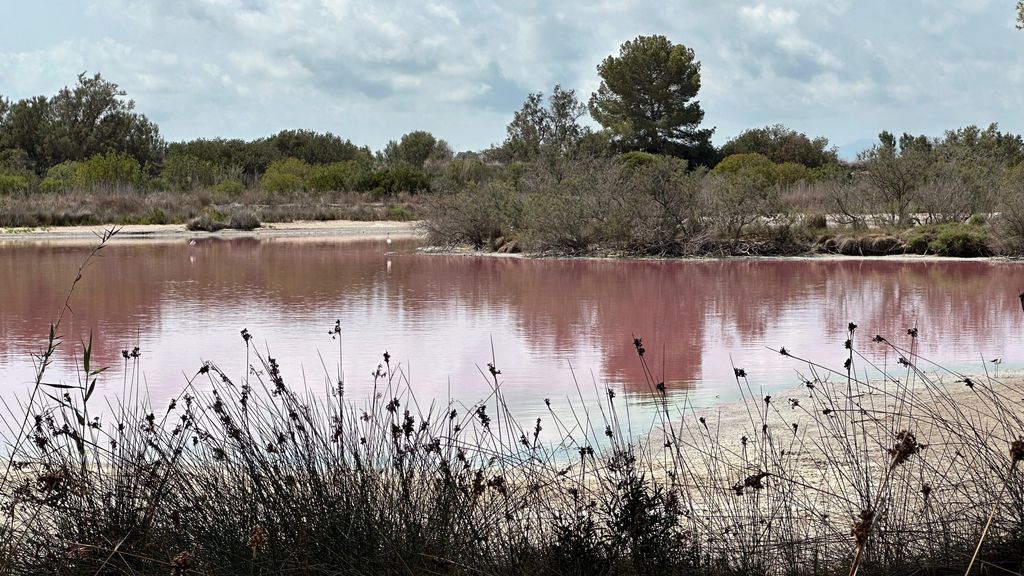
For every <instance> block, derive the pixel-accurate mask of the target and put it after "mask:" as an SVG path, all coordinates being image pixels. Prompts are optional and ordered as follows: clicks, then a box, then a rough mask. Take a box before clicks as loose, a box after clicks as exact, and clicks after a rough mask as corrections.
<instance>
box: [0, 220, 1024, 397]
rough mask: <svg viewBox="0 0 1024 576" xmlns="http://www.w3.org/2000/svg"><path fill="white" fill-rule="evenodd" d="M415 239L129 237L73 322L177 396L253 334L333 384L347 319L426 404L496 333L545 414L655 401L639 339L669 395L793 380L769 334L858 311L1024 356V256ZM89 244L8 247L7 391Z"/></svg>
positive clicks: (980, 349) (359, 348) (3, 295)
mask: <svg viewBox="0 0 1024 576" xmlns="http://www.w3.org/2000/svg"><path fill="white" fill-rule="evenodd" d="M414 248H415V241H409V240H395V241H394V242H393V243H392V244H390V245H387V244H386V243H385V241H384V240H383V239H375V240H361V241H352V240H347V241H328V240H322V239H316V240H311V239H274V240H255V239H240V240H230V241H226V240H207V241H199V242H197V243H195V245H192V246H190V245H189V244H188V243H187V242H185V241H181V242H153V243H144V242H143V243H140V242H136V243H125V244H117V243H115V244H114V245H112V246H110V247H108V248H107V249H105V250H104V251H103V252H101V254H100V257H99V258H98V259H97V260H96V261H95V263H94V264H93V265H92V266H91V267H90V269H88V270H86V272H85V275H84V278H83V281H82V282H81V283H80V284H79V286H78V287H77V288H76V291H75V294H74V296H73V297H72V300H71V306H72V309H73V310H74V315H73V316H72V317H71V318H70V320H69V322H68V323H67V324H66V325H65V329H64V331H63V332H64V336H65V337H67V342H68V345H69V346H70V344H71V343H73V342H77V341H78V340H79V339H84V338H87V337H88V334H89V332H90V331H92V332H93V334H94V340H95V347H96V351H95V352H94V355H95V357H96V360H97V361H98V362H99V363H100V364H104V365H109V366H111V367H114V368H116V367H118V366H120V362H121V360H120V350H121V349H123V348H131V347H132V346H135V345H138V346H140V347H141V349H142V351H143V369H144V370H145V373H146V382H147V383H148V388H149V391H150V393H151V394H152V395H153V396H154V397H157V398H160V397H166V396H168V395H170V394H172V393H175V392H177V391H179V390H180V388H181V386H182V383H183V381H184V379H183V372H184V373H194V371H195V369H196V368H197V367H198V365H199V363H200V362H201V361H202V360H215V361H217V363H218V364H220V365H221V366H222V367H224V368H225V369H226V370H228V371H229V372H233V373H235V374H241V373H242V372H243V371H244V367H243V364H244V346H243V345H242V340H241V338H240V336H239V331H240V330H241V329H242V328H248V329H249V331H250V332H252V333H253V334H254V336H255V338H256V340H255V341H256V342H259V344H260V347H261V348H264V347H266V346H269V348H270V350H271V351H272V354H273V355H274V356H275V357H277V358H278V359H279V360H280V362H281V364H282V366H283V368H284V372H285V376H286V378H289V379H290V380H291V381H292V383H299V382H302V381H305V382H306V383H307V384H308V385H310V386H313V387H315V388H317V389H320V388H321V386H322V384H323V383H324V382H325V381H326V380H330V379H331V378H332V375H333V374H334V372H335V370H336V365H337V363H338V358H337V350H336V348H335V347H334V344H333V343H332V342H331V340H330V337H329V336H328V334H327V331H328V329H330V328H331V327H333V325H334V322H335V319H340V320H341V323H342V327H343V331H344V332H343V342H344V346H345V349H344V353H345V358H344V361H343V365H344V369H345V370H346V372H347V379H348V383H349V387H350V389H354V390H356V391H359V390H363V391H365V390H367V389H368V386H369V384H370V378H369V374H370V373H371V372H372V371H373V370H374V368H376V365H377V364H378V363H379V362H380V359H381V354H382V353H383V352H384V350H385V349H388V350H389V351H390V352H391V354H392V355H393V358H394V359H396V360H400V361H401V362H402V368H403V370H404V371H405V372H406V373H407V375H409V376H410V379H411V381H412V382H413V384H414V386H415V387H416V389H417V390H419V395H420V397H421V398H445V397H447V395H448V394H451V395H453V396H458V397H461V398H464V399H467V400H475V399H477V398H479V397H481V396H484V395H486V394H487V392H488V388H487V385H486V383H485V382H484V378H483V376H482V374H481V372H480V369H479V367H481V366H486V363H487V362H490V361H491V359H492V345H493V350H494V352H493V353H494V356H495V360H496V362H497V364H498V366H499V367H500V368H501V369H502V372H503V376H504V377H505V391H506V392H507V393H508V395H509V397H510V398H511V399H512V400H513V407H514V408H521V409H523V410H525V411H526V412H527V413H529V414H532V413H536V412H539V411H542V409H543V404H542V402H541V399H542V398H543V397H552V398H562V397H565V396H573V397H575V396H576V395H577V394H578V393H579V392H578V391H577V383H578V384H579V389H580V390H581V391H582V393H583V394H584V395H585V396H593V395H594V394H595V393H596V392H595V389H597V388H603V387H604V386H606V385H612V386H616V387H625V388H626V389H627V390H630V391H633V392H636V393H637V394H638V395H642V394H644V393H645V392H646V391H647V389H648V387H647V384H645V383H644V382H643V381H642V379H641V372H640V367H639V364H638V361H637V358H636V353H635V350H634V349H633V347H632V337H633V335H634V334H635V335H637V336H641V337H643V339H644V342H645V344H646V345H647V349H648V354H649V360H650V361H651V363H652V366H653V368H654V369H655V373H656V375H657V376H658V377H659V378H661V377H663V378H664V379H665V381H666V382H668V383H669V387H670V389H671V390H674V391H676V392H677V393H678V392H679V391H683V390H693V391H694V392H695V395H696V396H697V397H698V398H704V399H709V398H712V397H714V396H716V395H720V394H724V395H726V396H728V395H729V394H730V392H731V391H732V390H733V388H735V384H733V383H732V379H731V373H732V368H731V365H732V364H733V363H735V364H737V365H741V366H744V367H745V368H746V369H747V372H748V373H750V374H751V376H752V378H754V379H755V380H756V381H757V382H759V383H761V384H765V385H777V384H786V385H788V384H791V383H792V382H793V381H794V378H793V374H794V369H800V368H801V366H799V365H797V364H795V363H794V362H793V361H791V360H787V359H786V358H783V357H781V356H780V355H779V354H777V353H776V352H773V351H772V350H769V349H768V347H773V348H776V349H777V348H778V347H779V346H786V347H787V348H788V349H789V350H791V351H793V352H794V353H798V354H800V355H802V356H807V357H814V358H815V359H817V360H819V361H821V362H824V363H831V364H834V365H835V366H836V367H840V366H841V365H842V361H843V359H844V358H845V353H844V350H843V349H842V341H843V339H844V338H845V328H846V324H847V322H848V321H850V320H853V321H856V322H857V323H858V324H859V325H860V326H861V330H860V333H861V335H862V341H863V345H864V347H865V349H867V350H877V349H878V348H877V347H876V348H870V346H869V344H868V342H867V341H868V338H869V337H870V336H872V335H874V334H876V333H880V334H883V335H886V336H888V337H891V338H896V337H899V336H900V335H903V334H905V332H906V329H907V328H909V327H911V326H916V327H917V328H918V329H919V333H920V335H921V343H922V348H921V351H922V354H924V355H926V356H931V357H935V358H941V359H942V361H943V362H945V363H948V364H952V365H956V366H972V367H975V368H977V367H979V366H980V359H981V358H982V357H985V356H987V357H990V358H995V357H997V356H1002V357H1004V358H1005V359H1006V363H1005V364H1004V366H1003V369H1008V368H1012V367H1014V365H1015V363H1019V360H1020V358H1019V355H1017V354H1015V351H1016V350H1020V344H1021V341H1022V333H1024V329H1022V328H1024V322H1022V320H1024V316H1022V315H1021V314H1022V313H1021V310H1020V304H1019V301H1018V299H1017V294H1018V292H1019V289H1020V288H1021V287H1022V286H1024V274H1022V272H1024V267H1022V266H1021V265H1018V264H1005V263H1002V264H997V263H988V262H970V261H944V262H939V261H914V262H897V261H888V260H885V261H879V260H841V261H829V260H729V261H691V262H647V261H642V262H638V261H605V260H569V261H565V260H522V259H515V258H496V257H466V256H440V255H424V254H416V253H415V252H414ZM88 249H89V247H88V246H69V245H59V244H56V245H55V244H39V245H17V244H10V245H6V246H2V247H0V373H2V374H3V375H4V386H5V389H8V390H13V389H18V388H19V387H22V386H24V385H25V383H27V382H29V381H30V380H31V375H32V364H31V359H30V357H29V355H28V353H29V352H30V351H38V349H39V348H40V346H42V344H43V341H44V337H45V335H46V330H47V327H48V324H49V321H50V320H51V319H52V318H54V317H55V315H56V313H57V312H59V309H60V306H61V304H62V303H63V301H64V297H65V295H66V292H67V289H68V287H69V284H70V280H71V279H72V278H73V277H74V272H75V270H76V269H77V267H78V265H79V263H80V262H81V261H82V259H83V258H84V256H85V254H86V252H87V251H88ZM903 339H904V340H906V337H903ZM64 352H65V354H64V355H62V356H61V358H60V361H59V362H58V364H57V365H56V367H55V368H56V370H57V371H58V372H59V374H60V375H61V376H62V377H63V378H70V377H71V376H70V373H71V370H72V368H73V365H74V356H73V355H71V352H72V349H71V348H70V347H69V348H68V349H66V350H65V351H64ZM320 352H322V356H321V354H320ZM872 354H874V353H872ZM873 358H876V359H877V360H878V361H880V362H886V361H887V362H889V363H890V364H891V363H892V362H894V361H895V357H892V356H891V355H890V357H889V358H886V357H883V356H880V355H877V354H875V355H873ZM570 362H571V363H572V364H571V365H572V367H573V372H570ZM1016 365H1018V366H1019V364H1016ZM485 370H486V368H485ZM574 376H575V379H574ZM108 381H109V382H114V381H117V376H116V370H114V371H113V372H112V373H111V374H110V375H109V376H108ZM111 389H112V390H113V389H116V386H114V385H113V384H112V385H111Z"/></svg>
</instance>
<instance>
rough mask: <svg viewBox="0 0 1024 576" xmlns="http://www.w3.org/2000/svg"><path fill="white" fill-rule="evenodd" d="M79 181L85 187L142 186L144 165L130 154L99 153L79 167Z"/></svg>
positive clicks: (81, 163)
mask: <svg viewBox="0 0 1024 576" xmlns="http://www.w3.org/2000/svg"><path fill="white" fill-rule="evenodd" d="M77 178H78V182H80V183H81V185H82V186H83V187H85V188H140V187H141V186H142V184H143V181H144V176H143V174H142V166H141V165H139V161H138V160H136V159H135V158H133V157H132V156H129V155H128V154H124V153H118V152H108V153H107V154H97V155H95V156H93V157H91V158H89V159H88V160H85V161H84V162H80V163H79V164H78V167H77Z"/></svg>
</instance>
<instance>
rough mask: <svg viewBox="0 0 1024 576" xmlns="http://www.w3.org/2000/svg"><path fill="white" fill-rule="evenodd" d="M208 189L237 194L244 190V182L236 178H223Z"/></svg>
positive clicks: (229, 194) (220, 192)
mask: <svg viewBox="0 0 1024 576" xmlns="http://www.w3.org/2000/svg"><path fill="white" fill-rule="evenodd" d="M210 190H212V191H214V192H217V193H218V194H226V195H228V196H238V195H239V194H241V193H242V192H245V184H242V183H241V182H239V181H238V180H224V181H222V182H218V183H216V184H214V185H213V186H212V187H211V188H210Z"/></svg>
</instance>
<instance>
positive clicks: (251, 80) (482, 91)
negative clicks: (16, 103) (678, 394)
mask: <svg viewBox="0 0 1024 576" xmlns="http://www.w3.org/2000/svg"><path fill="white" fill-rule="evenodd" d="M61 1H63V0H61ZM1004 4H1005V3H1000V2H992V1H991V0H959V1H958V2H939V1H938V0H908V2H900V3H891V2H886V1H884V0H865V1H863V2H856V3H854V2H852V1H851V0H754V1H751V0H746V1H743V0H722V1H715V2H710V1H706V0H703V1H702V0H690V1H688V2H685V3H664V2H660V3H655V2H653V1H652V0H619V1H612V0H602V1H596V2H595V1H590V2H588V1H586V0H565V1H561V2H558V3H547V2H541V1H540V0H498V1H496V2H489V3H481V2H464V1H457V0H427V1H426V2H423V3H404V2H398V1H397V0H377V1H371V0H289V1H287V2H285V1H265V0H179V1H177V2H173V3H169V2H149V1H143V0H92V1H91V2H89V3H88V6H87V7H85V8H83V7H82V5H81V4H78V3H75V2H70V3H69V5H74V6H77V8H75V9H77V10H78V11H79V12H78V13H75V14H62V15H61V16H62V17H64V18H75V21H76V22H77V25H76V27H74V28H68V29H61V30H62V31H61V33H60V35H59V36H56V37H50V36H47V34H49V33H52V30H53V27H49V28H46V27H45V23H46V22H51V21H54V19H55V18H57V14H56V12H57V11H59V9H60V8H59V7H50V6H51V4H50V3H49V2H48V3H36V4H34V5H33V7H32V8H29V9H28V10H30V11H34V17H32V18H31V19H26V21H25V22H20V23H12V22H4V23H0V93H3V94H6V95H8V96H12V97H24V96H28V95H32V94H49V93H53V92H54V91H55V90H56V89H58V88H59V87H61V86H63V85H65V84H70V83H73V82H74V79H75V75H76V74H78V73H79V72H82V71H83V70H88V71H90V72H91V71H100V72H102V73H103V74H104V75H105V76H107V77H108V78H110V79H111V80H114V81H116V82H118V83H119V84H121V85H122V86H123V87H124V88H125V89H126V90H128V92H129V94H130V96H131V97H133V98H134V99H135V100H136V101H137V102H138V107H139V109H140V110H142V111H144V112H145V113H147V114H148V115H150V116H151V117H152V118H153V119H154V120H156V121H157V122H158V123H159V124H160V125H161V128H162V130H163V131H164V132H165V134H166V135H168V136H169V137H170V138H189V137H198V136H216V135H223V136H241V137H255V136H260V135H266V134H268V133H270V132H272V131H275V130H278V129H282V128H287V127H305V128H312V129H317V130H324V131H326V130H330V131H333V132H336V133H341V134H343V135H344V136H346V137H349V138H352V139H353V140H354V141H356V142H358V143H366V144H369V145H371V146H374V147H380V146H382V145H383V144H384V143H385V142H386V141H387V140H389V139H393V138H397V137H398V136H400V135H401V134H402V133H404V132H407V131H409V130H414V129H428V130H432V131H434V132H436V133H437V134H438V135H439V136H440V137H443V138H446V139H448V140H449V141H451V142H452V143H453V144H454V145H455V146H456V147H458V148H480V147H483V146H486V145H487V144H489V143H492V142H497V141H500V140H501V139H502V137H503V135H504V127H505V124H506V123H507V121H508V119H509V118H510V117H511V115H512V113H513V112H514V111H515V110H516V109H517V108H518V107H519V105H520V104H521V103H522V100H523V98H524V97H525V95H526V93H527V92H531V91H537V90H542V91H544V92H549V91H550V89H551V87H552V85H554V84H555V83H560V84H562V85H563V87H566V88H576V89H577V91H578V94H579V96H580V97H581V99H583V100H586V99H587V98H588V97H589V95H590V93H591V92H592V91H593V90H595V89H596V88H597V85H598V82H599V79H598V78H597V76H596V73H595V67H596V65H597V64H598V63H599V62H600V61H601V60H602V59H603V58H604V57H606V56H607V55H609V54H612V53H614V52H617V49H618V46H619V45H620V44H621V43H622V42H623V41H625V40H628V39H631V38H633V37H635V36H637V35H639V34H665V35H666V36H668V37H669V38H670V39H672V40H673V41H676V42H682V43H684V44H686V45H687V46H689V47H691V48H693V49H694V50H695V51H696V53H697V58H698V59H699V60H701V62H702V79H703V89H702V91H701V94H700V96H699V99H700V101H701V103H702V105H703V106H704V108H705V110H706V112H707V114H706V117H705V118H706V122H707V123H708V124H709V125H713V126H718V127H719V129H718V132H717V134H716V139H717V140H724V139H726V138H728V137H729V136H731V135H733V134H735V133H736V132H738V131H739V130H741V129H743V128H747V127H750V126H752V125H763V124H767V123H774V122H782V123H785V124H788V125H792V126H793V127H795V128H798V129H801V130H805V131H809V132H812V133H815V134H822V135H826V136H829V137H830V138H832V139H833V140H834V141H836V142H837V143H843V142H844V141H850V140H855V139H857V138H860V137H864V136H868V137H870V136H873V135H874V134H875V133H876V132H877V130H876V129H875V127H876V126H884V127H888V128H890V129H892V130H894V131H903V130H918V131H926V132H929V133H939V132H941V131H942V130H943V129H945V128H949V127H952V126H955V125H957V124H960V123H963V122H965V121H984V122H988V121H992V120H995V121H1000V122H1001V125H1002V126H1003V127H1004V128H1005V129H1011V130H1016V131H1024V118H1022V117H1021V116H1020V115H1019V113H1018V110H1019V108H1020V105H1021V98H1022V97H1021V94H1024V74H1022V72H1021V70H1022V68H1021V64H1020V59H1019V50H1020V46H1021V43H1022V42H1024V34H1021V33H1017V32H1015V31H1013V30H1012V29H1011V27H1009V26H1007V24H1006V22H1007V21H1008V20H1011V19H1012V14H1009V12H1012V10H1011V9H1010V8H1012V6H1011V7H1010V8H1007V7H1006V6H1005V5H1004ZM65 8H66V7H65ZM880 14H884V15H885V18H880V17H879V15H880ZM975 116H985V117H986V118H984V119H981V120H974V117H975Z"/></svg>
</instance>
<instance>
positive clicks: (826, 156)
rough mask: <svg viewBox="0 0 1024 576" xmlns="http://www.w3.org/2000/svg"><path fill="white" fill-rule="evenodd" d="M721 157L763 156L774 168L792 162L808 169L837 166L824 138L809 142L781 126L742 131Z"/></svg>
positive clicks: (833, 154)
mask: <svg viewBox="0 0 1024 576" xmlns="http://www.w3.org/2000/svg"><path fill="white" fill-rule="evenodd" d="M721 153H722V155H723V156H731V155H733V154H752V153H757V154H763V155H764V156H767V157H768V159H769V160H771V161H772V162H775V163H776V164H783V163H786V162H794V163H796V164H801V165H803V166H806V167H808V168H817V167H819V166H824V165H826V164H837V163H838V162H839V158H838V156H837V155H836V152H835V150H834V149H829V148H828V138H814V139H813V140H812V139H811V138H808V137H807V135H806V134H803V133H801V132H797V131H796V130H791V129H789V128H786V127H785V126H783V125H782V124H774V125H772V126H766V127H764V128H751V129H749V130H746V131H744V132H742V133H740V134H739V135H738V136H736V137H735V138H733V139H732V140H729V141H728V142H726V144H725V146H722V150H721Z"/></svg>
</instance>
